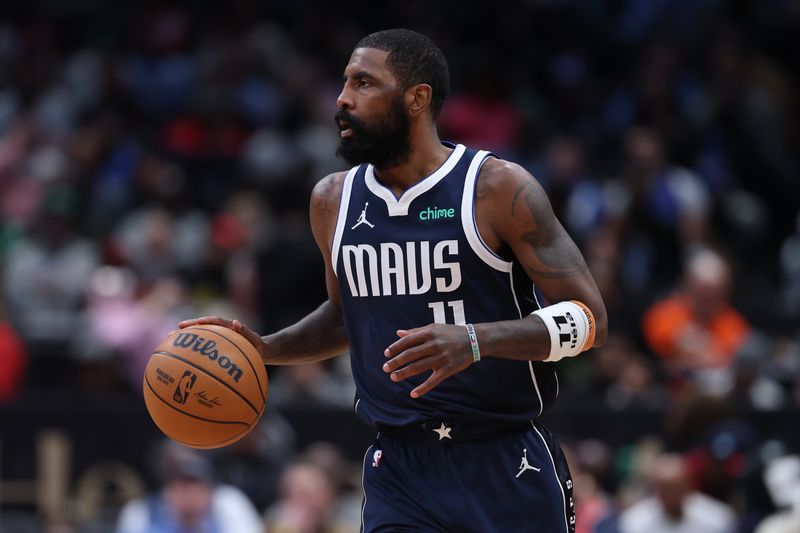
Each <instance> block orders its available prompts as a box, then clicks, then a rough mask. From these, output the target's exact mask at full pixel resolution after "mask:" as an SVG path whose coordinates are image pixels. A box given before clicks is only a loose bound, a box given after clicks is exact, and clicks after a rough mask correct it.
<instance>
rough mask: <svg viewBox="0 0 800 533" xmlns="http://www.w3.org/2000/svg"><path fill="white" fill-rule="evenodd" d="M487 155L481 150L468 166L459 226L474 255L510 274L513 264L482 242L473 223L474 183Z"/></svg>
mask: <svg viewBox="0 0 800 533" xmlns="http://www.w3.org/2000/svg"><path fill="white" fill-rule="evenodd" d="M488 155H489V152H487V151H485V150H481V151H480V152H478V153H477V154H475V157H473V158H472V162H471V163H470V164H469V170H467V177H466V180H465V182H464V195H463V196H462V198H461V226H462V227H463V229H464V235H465V236H466V237H467V242H469V245H470V248H472V251H473V252H475V255H477V256H478V257H480V258H481V259H482V260H483V262H484V263H486V264H487V265H489V266H490V267H492V268H493V269H495V270H499V271H500V272H511V269H512V267H513V264H512V263H511V262H510V261H505V260H503V258H501V257H500V256H498V255H497V254H495V253H494V251H493V250H492V249H491V248H489V247H488V246H487V245H486V243H485V242H483V238H481V235H480V233H479V232H478V225H477V223H476V222H475V182H476V181H477V179H478V172H480V169H481V166H483V162H484V161H485V160H486V157H487V156H488Z"/></svg>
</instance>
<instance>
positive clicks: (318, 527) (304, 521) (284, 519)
mask: <svg viewBox="0 0 800 533" xmlns="http://www.w3.org/2000/svg"><path fill="white" fill-rule="evenodd" d="M281 493H282V494H281V499H280V500H279V501H278V502H276V503H275V504H274V505H273V506H271V507H270V508H269V509H267V512H266V515H265V520H266V527H267V531H269V532H270V533H348V532H351V533H355V532H357V531H358V530H359V528H360V516H359V517H358V522H356V523H351V522H349V521H346V520H345V521H340V520H338V519H337V510H338V493H337V486H336V480H334V479H333V478H332V477H331V476H330V472H329V470H328V469H327V468H326V467H324V466H322V465H320V464H318V463H317V462H315V461H314V460H313V459H306V460H301V461H298V462H296V463H294V464H293V465H291V466H289V467H288V468H287V469H286V470H285V471H284V474H283V477H282V479H281Z"/></svg>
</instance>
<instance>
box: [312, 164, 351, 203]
mask: <svg viewBox="0 0 800 533" xmlns="http://www.w3.org/2000/svg"><path fill="white" fill-rule="evenodd" d="M345 176H347V171H346V170H343V171H340V172H333V173H331V174H328V175H327V176H325V177H324V178H322V179H321V180H319V181H318V182H317V184H316V185H314V189H313V190H312V191H311V199H312V201H313V200H329V199H331V198H338V197H339V196H341V194H342V184H343V183H344V178H345Z"/></svg>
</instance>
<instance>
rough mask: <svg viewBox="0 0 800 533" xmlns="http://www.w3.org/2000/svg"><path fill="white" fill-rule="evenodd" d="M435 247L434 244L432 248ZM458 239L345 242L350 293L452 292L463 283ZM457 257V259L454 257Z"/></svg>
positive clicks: (369, 294)
mask: <svg viewBox="0 0 800 533" xmlns="http://www.w3.org/2000/svg"><path fill="white" fill-rule="evenodd" d="M431 248H433V249H432V250H431ZM457 256H458V241H457V240H454V239H453V240H446V241H440V242H437V243H436V244H435V245H433V246H431V243H430V241H419V242H417V241H409V242H406V243H404V245H400V244H397V243H394V242H382V243H380V245H378V247H377V248H376V247H375V246H372V245H370V244H356V245H354V244H346V245H344V246H342V261H343V263H344V272H345V275H346V276H347V284H348V286H349V287H350V294H351V295H353V296H361V297H363V296H391V295H393V294H395V295H406V294H412V295H413V294H425V293H426V292H428V291H430V290H431V289H432V288H435V290H436V292H452V291H454V290H456V289H458V288H459V287H460V286H461V265H460V264H459V263H458V260H457ZM453 259H455V260H453Z"/></svg>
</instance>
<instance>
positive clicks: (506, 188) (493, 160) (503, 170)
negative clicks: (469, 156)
mask: <svg viewBox="0 0 800 533" xmlns="http://www.w3.org/2000/svg"><path fill="white" fill-rule="evenodd" d="M525 184H533V185H534V186H538V185H539V182H538V181H537V180H536V178H535V177H533V175H532V174H531V173H530V172H528V170H526V169H525V167H523V166H522V165H520V164H519V163H515V162H513V161H508V160H506V159H500V158H499V157H488V158H487V159H486V161H485V162H484V163H483V166H482V167H481V171H480V173H479V174H478V180H477V192H478V196H485V195H492V196H494V195H497V194H500V195H502V194H507V193H509V192H510V193H513V192H514V191H516V190H518V188H519V187H520V186H521V185H525Z"/></svg>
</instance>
